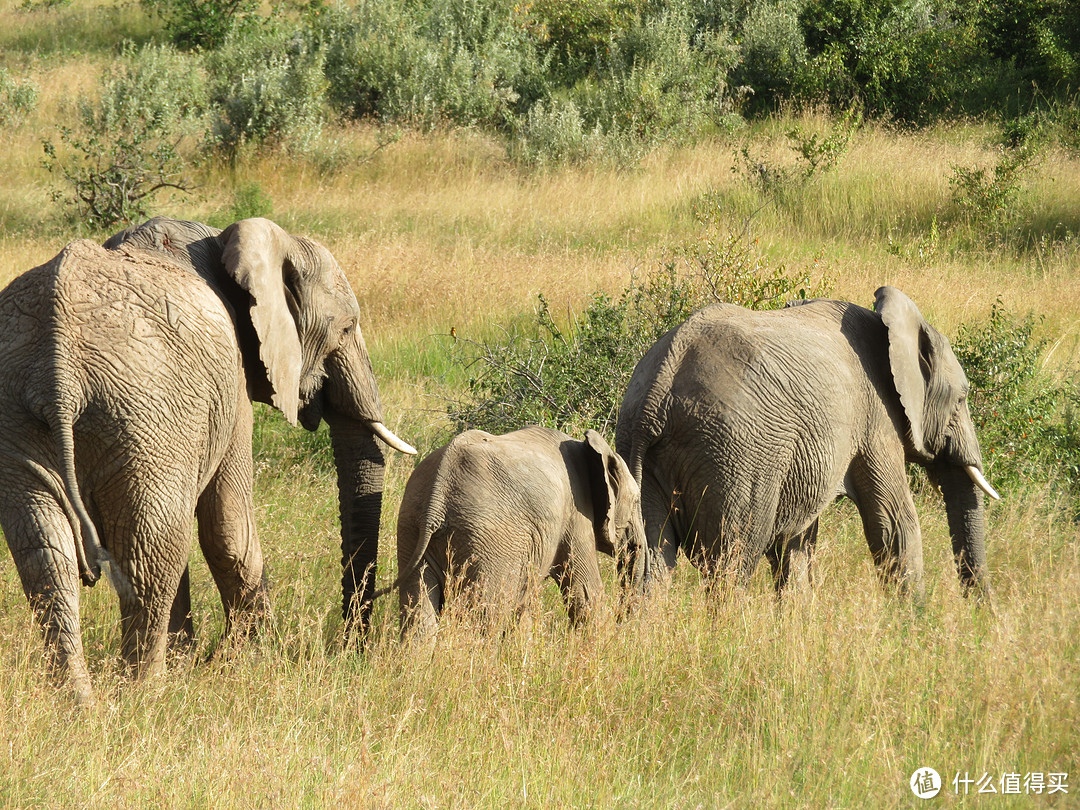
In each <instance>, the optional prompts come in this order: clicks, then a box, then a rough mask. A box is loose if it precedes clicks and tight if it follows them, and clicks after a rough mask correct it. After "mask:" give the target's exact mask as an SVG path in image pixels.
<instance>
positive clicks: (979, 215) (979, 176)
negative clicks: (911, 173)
mask: <svg viewBox="0 0 1080 810" xmlns="http://www.w3.org/2000/svg"><path fill="white" fill-rule="evenodd" d="M1036 154H1037V153H1036V150H1035V149H1034V148H1033V147H1031V146H1028V145H1027V144H1026V143H1025V144H1023V145H1021V146H1018V147H1014V148H1009V147H1003V148H1001V150H1000V152H999V155H998V160H997V162H996V163H995V164H994V165H993V166H970V167H969V166H953V167H952V176H951V177H950V178H949V184H950V186H951V187H952V200H953V203H954V205H956V207H957V209H958V211H959V212H960V217H961V220H962V221H963V222H964V223H965V224H966V225H967V226H968V227H969V228H970V229H971V230H972V231H973V232H974V233H976V234H977V236H976V237H975V238H976V239H978V240H985V239H986V237H987V236H990V237H991V238H992V239H993V240H994V242H995V243H997V244H1001V243H1003V242H1007V241H1008V240H1009V238H1010V237H1011V235H1012V234H1013V232H1014V231H1015V230H1016V228H1017V225H1018V224H1019V222H1020V218H1021V216H1022V212H1021V209H1020V205H1019V202H1020V200H1021V196H1022V192H1023V187H1022V181H1023V178H1024V174H1025V173H1026V172H1027V171H1028V169H1029V168H1030V167H1031V164H1032V162H1033V160H1034V159H1035V156H1036Z"/></svg>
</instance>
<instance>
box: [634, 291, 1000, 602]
mask: <svg viewBox="0 0 1080 810" xmlns="http://www.w3.org/2000/svg"><path fill="white" fill-rule="evenodd" d="M968 391H969V384H968V381H967V378H966V376H965V374H964V371H963V369H962V368H961V365H960V362H959V360H958V359H957V357H956V355H955V354H954V352H953V350H952V348H951V347H950V345H949V341H948V339H947V338H945V336H944V335H942V334H941V333H940V332H938V331H937V330H936V329H935V328H934V327H932V326H931V325H930V324H929V323H927V321H926V320H925V319H924V318H923V316H922V314H921V313H920V312H919V310H918V308H917V307H916V306H915V304H914V303H913V302H912V301H911V299H909V298H908V297H907V296H906V295H904V293H902V292H901V291H900V290H898V289H896V288H894V287H889V286H885V287H881V288H880V289H878V290H877V291H876V293H875V310H874V311H872V310H869V309H866V308H864V307H861V306H858V305H856V304H852V303H848V302H845V301H835V300H826V299H814V300H808V301H797V302H792V303H791V304H789V305H788V306H787V307H786V308H784V309H780V310H773V311H752V310H748V309H744V308H742V307H739V306H735V305H731V304H714V305H711V306H708V307H706V308H704V309H702V310H700V311H698V312H696V313H695V314H693V315H692V316H691V317H690V318H688V319H687V320H686V321H684V322H683V323H682V324H680V325H679V326H676V327H675V328H674V329H672V330H671V331H669V332H668V333H667V334H665V335H664V336H662V337H661V338H660V339H659V340H658V341H657V342H656V343H655V344H654V345H653V346H652V347H651V348H650V349H649V351H648V352H647V353H646V354H645V355H644V357H642V359H641V360H640V361H639V362H638V364H637V366H636V368H635V369H634V372H633V375H632V377H631V380H630V383H629V384H628V386H627V390H626V394H625V396H624V398H623V401H622V404H621V407H620V410H619V415H618V421H617V425H616V449H617V451H618V452H619V453H620V454H621V455H622V456H623V457H624V458H625V459H626V461H627V464H628V465H629V467H630V471H631V473H632V474H633V476H634V478H635V480H636V481H637V482H638V484H639V485H640V487H641V500H642V512H643V519H644V522H645V531H646V536H647V543H646V545H647V548H648V554H649V560H648V563H647V567H646V576H647V579H648V580H649V581H650V582H651V581H653V580H656V579H657V578H662V577H664V576H666V575H667V574H668V573H670V572H671V570H672V569H673V568H674V566H675V563H676V556H677V552H678V549H679V548H680V547H681V548H683V549H684V551H685V553H686V554H687V556H688V557H690V558H691V559H692V560H693V561H694V562H695V564H697V565H699V566H701V567H703V568H705V569H707V570H709V571H710V572H712V573H714V574H717V575H721V574H722V575H725V576H728V577H731V579H732V580H733V581H734V582H735V583H736V584H737V585H740V586H743V585H745V584H746V583H747V582H748V580H749V578H750V576H751V575H752V574H753V572H754V570H755V568H756V566H757V563H758V562H759V561H760V559H761V557H762V556H763V555H764V556H766V557H768V559H769V562H770V565H771V568H772V573H773V581H774V584H775V587H776V590H777V593H778V594H780V593H783V592H784V591H785V590H786V589H788V587H789V586H796V585H800V586H805V585H806V584H807V583H808V584H811V585H812V568H811V558H812V555H813V550H814V545H815V543H816V539H817V530H818V519H819V516H820V515H821V513H822V512H823V511H824V509H825V508H826V506H828V505H829V504H830V503H831V502H832V501H833V500H834V499H835V498H836V497H838V496H847V497H848V498H850V499H851V500H852V501H853V502H854V504H855V506H856V508H857V509H858V511H859V515H860V517H861V519H862V524H863V529H864V532H865V535H866V540H867V543H868V545H869V546H870V551H871V553H872V555H873V559H874V562H875V564H876V568H877V571H878V574H879V577H880V578H881V580H882V581H883V583H894V584H895V585H896V587H897V589H898V590H899V591H901V592H906V593H908V594H910V595H911V596H912V597H913V598H915V599H916V600H918V599H921V597H922V595H923V593H924V585H923V553H922V538H921V532H920V527H919V520H918V515H917V514H916V511H915V504H914V501H913V499H912V494H911V491H910V489H909V483H908V475H907V468H906V464H907V462H914V463H916V464H919V465H921V466H923V467H924V468H925V469H926V472H927V474H928V477H929V478H930V480H931V481H932V482H933V483H934V484H936V485H937V486H938V487H939V488H940V491H941V493H942V496H943V498H944V501H945V507H946V511H947V515H948V523H949V532H950V535H951V539H952V547H953V553H954V556H955V561H956V568H957V572H958V574H959V577H960V581H961V584H962V588H963V592H964V594H965V595H967V594H968V593H971V592H974V593H975V594H976V595H978V596H979V597H980V598H981V599H984V600H985V601H986V603H989V601H990V596H991V589H990V581H989V577H988V574H987V565H986V545H985V512H984V502H983V495H984V493H985V494H987V495H989V496H991V497H993V498H998V497H999V496H998V494H997V493H996V492H995V491H994V489H993V488H992V487H991V486H990V484H989V483H988V482H987V481H986V478H985V476H984V474H983V463H982V451H981V449H980V447H979V442H978V439H977V438H976V435H975V427H974V424H973V422H972V419H971V414H970V412H969V409H968V402H967V395H968ZM710 581H713V580H712V579H710Z"/></svg>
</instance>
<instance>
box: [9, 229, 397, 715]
mask: <svg viewBox="0 0 1080 810" xmlns="http://www.w3.org/2000/svg"><path fill="white" fill-rule="evenodd" d="M357 315H358V307H357V303H356V299H355V296H354V295H353V293H352V290H351V289H350V287H349V284H348V282H347V280H346V278H345V275H344V273H343V272H342V271H341V268H340V267H339V266H338V264H337V262H335V261H334V259H333V257H332V256H331V255H330V253H329V251H327V250H326V249H325V248H324V247H322V246H320V245H318V244H317V243H315V242H313V241H311V240H308V239H304V238H299V237H293V236H290V235H289V234H287V233H286V232H285V231H283V230H282V229H281V228H280V227H279V226H277V225H275V224H274V223H272V222H270V221H268V220H265V219H252V220H243V221H241V222H237V223H235V224H233V225H231V226H230V227H229V228H227V229H226V230H225V231H223V232H222V231H218V230H217V229H213V228H209V227H207V226H205V225H200V224H198V223H191V222H180V221H176V220H168V219H154V220H151V221H149V222H147V223H145V224H144V225H141V226H139V227H136V228H133V229H129V230H127V231H124V232H123V233H121V234H117V236H115V237H113V238H112V239H110V240H109V242H108V243H107V249H106V248H103V247H100V246H98V245H95V244H93V243H90V242H86V241H81V242H73V243H72V244H70V245H68V246H67V247H66V248H65V249H64V250H63V251H62V252H61V253H60V254H59V255H58V256H57V257H56V258H54V259H53V260H52V261H50V262H48V263H47V264H45V265H42V266H40V267H37V268H35V269H33V270H30V271H28V272H26V273H25V274H23V275H22V276H19V277H18V278H16V279H15V280H14V281H13V282H12V283H11V284H10V285H9V286H8V287H7V288H6V289H5V290H4V291H3V292H0V524H2V526H3V530H4V534H5V536H6V538H7V541H8V545H9V546H10V548H11V551H12V556H13V558H14V560H15V564H16V566H17V568H18V570H19V575H20V578H21V580H22V583H23V588H24V590H25V592H26V594H27V596H28V598H29V599H30V601H31V604H32V605H33V608H34V610H35V613H36V614H37V616H38V619H39V621H40V623H41V626H42V629H43V631H44V635H45V640H46V647H47V650H48V651H49V653H50V658H51V660H52V662H53V664H54V666H55V667H56V668H57V669H58V670H59V673H60V674H62V675H65V676H66V677H67V678H69V679H70V681H71V682H72V684H73V686H74V688H75V692H76V696H77V697H78V698H79V699H81V700H86V699H89V698H90V696H91V688H90V678H89V674H88V672H87V669H86V663H85V660H84V658H83V652H82V641H81V636H80V630H79V607H78V603H79V600H78V590H79V588H78V585H79V580H80V578H81V580H82V582H84V583H86V584H93V583H94V582H95V581H96V580H97V579H98V578H99V576H100V574H101V571H102V569H103V568H104V569H105V571H106V572H107V573H108V574H109V576H110V579H111V580H112V581H113V584H114V585H115V586H116V589H117V592H118V594H119V596H120V610H121V623H122V647H123V655H124V657H125V659H126V660H127V661H128V662H129V663H130V664H131V665H132V666H133V667H134V669H135V671H136V673H137V674H139V675H143V674H147V673H149V672H152V671H154V670H156V669H158V668H159V667H160V666H161V664H162V660H163V655H164V648H165V637H166V633H165V631H166V628H167V626H168V625H169V619H170V613H171V614H172V616H173V617H174V629H182V627H183V625H184V624H185V623H187V622H188V621H190V620H189V619H188V618H187V616H186V608H187V605H186V604H184V600H185V599H186V598H188V597H187V590H186V587H181V581H182V578H183V577H184V576H185V573H186V566H187V560H188V554H189V550H190V542H191V541H190V537H191V528H192V523H193V520H194V518H195V516H196V515H197V517H198V528H199V533H198V536H199V542H200V545H201V547H202V549H203V552H204V554H205V556H206V559H207V563H208V565H209V567H210V570H211V572H212V574H213V576H214V579H215V582H216V584H217V586H218V588H219V590H220V592H221V596H222V600H223V602H224V605H225V611H226V616H227V618H228V620H229V621H230V623H234V622H235V620H236V619H237V618H238V616H240V615H246V614H250V613H251V612H253V611H258V610H259V609H260V607H261V604H262V602H263V599H264V596H263V585H262V554H261V551H260V548H259V542H258V536H257V533H256V530H255V524H254V519H253V505H252V495H251V485H252V480H251V479H252V462H251V426H252V410H251V400H252V399H257V400H261V401H265V402H269V403H271V404H273V405H274V406H276V407H277V408H279V409H280V410H281V411H282V412H283V413H284V414H285V416H286V417H287V418H288V419H289V420H290V421H292V422H294V423H295V421H296V420H297V419H298V418H299V419H300V421H301V422H303V424H304V425H305V426H307V427H309V428H312V429H313V428H315V427H316V426H317V425H318V423H319V420H320V419H321V418H326V419H327V421H328V422H329V423H330V426H331V436H332V441H333V446H334V452H335V457H336V460H337V463H338V468H339V482H340V490H341V507H342V525H343V547H344V551H345V557H344V562H345V577H344V589H345V610H346V614H347V615H349V616H352V615H353V613H354V612H355V611H356V609H357V608H356V605H357V599H356V596H359V597H360V600H361V601H360V615H362V612H363V610H364V608H363V596H364V588H368V589H370V587H371V577H372V575H371V573H370V572H368V573H367V574H365V569H366V568H367V567H368V566H369V564H373V563H374V559H375V553H376V546H377V542H378V523H379V513H380V509H381V495H382V476H383V457H382V453H381V451H380V450H379V447H378V446H377V444H376V442H375V438H374V437H375V436H379V437H381V438H382V439H383V440H384V441H386V442H387V443H389V444H391V445H392V446H395V447H396V448H398V449H399V450H402V451H404V452H413V451H412V448H411V447H409V446H408V445H407V444H405V443H404V442H402V441H401V440H400V439H398V438H397V437H395V436H394V435H393V433H391V432H390V431H389V430H388V429H387V428H386V427H385V426H384V424H383V421H382V415H381V411H380V405H379V396H378V389H377V386H376V383H375V378H374V375H373V373H372V370H371V364H370V361H369V359H368V355H367V352H366V350H365V348H364V342H363V339H362V337H361V335H360V330H359V327H358V324H357ZM365 577H366V579H365ZM174 599H175V600H176V602H177V605H176V606H174Z"/></svg>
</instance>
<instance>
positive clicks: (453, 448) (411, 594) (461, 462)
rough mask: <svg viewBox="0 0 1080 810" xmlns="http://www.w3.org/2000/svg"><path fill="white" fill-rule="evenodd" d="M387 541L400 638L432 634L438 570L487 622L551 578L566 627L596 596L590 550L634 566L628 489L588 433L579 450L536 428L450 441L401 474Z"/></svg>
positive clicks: (635, 525) (637, 541) (637, 527)
mask: <svg viewBox="0 0 1080 810" xmlns="http://www.w3.org/2000/svg"><path fill="white" fill-rule="evenodd" d="M397 543H398V547H397V554H398V566H399V571H401V575H400V576H399V578H398V581H397V583H395V586H397V585H400V588H401V590H400V594H399V596H400V606H401V631H402V636H403V637H413V638H415V637H424V636H427V635H429V634H430V633H431V632H432V631H433V630H434V629H435V625H436V620H437V616H438V614H439V612H440V611H441V609H442V606H443V600H444V596H445V593H444V589H445V585H446V579H447V573H448V561H449V563H450V572H452V573H453V574H454V575H455V576H460V577H461V580H462V584H463V585H465V586H469V587H470V589H473V595H474V596H475V597H476V598H477V599H478V600H479V603H480V605H481V606H482V607H483V608H484V609H485V610H486V611H488V612H489V617H490V618H491V619H494V617H495V616H496V615H497V614H498V611H499V609H500V608H511V609H516V608H519V607H520V605H521V602H522V599H523V597H524V595H525V591H526V588H527V585H528V583H529V581H530V578H533V579H537V580H539V579H543V578H545V577H551V578H552V579H554V580H555V581H556V582H557V583H558V584H559V587H560V589H561V590H562V593H563V597H564V599H565V600H566V605H567V609H568V611H569V614H570V620H571V621H572V622H574V623H575V624H576V623H579V622H581V621H583V620H584V619H586V618H587V616H588V613H589V610H590V608H591V607H592V606H593V605H594V604H595V601H596V599H597V598H598V597H600V596H601V594H602V593H603V586H602V584H601V582H600V569H599V565H598V561H597V554H596V552H597V551H602V552H604V553H605V554H610V555H614V556H621V555H625V554H632V555H633V556H634V558H635V559H636V560H638V561H639V562H640V564H642V565H643V564H644V553H643V552H644V545H643V544H644V528H643V526H642V525H641V510H640V498H639V490H638V486H637V484H636V483H635V482H634V479H633V478H632V477H631V476H630V472H629V470H628V469H627V467H626V463H625V462H624V461H623V460H622V459H621V458H619V457H618V456H617V455H616V454H615V453H614V452H613V451H612V449H611V447H610V446H609V445H608V443H607V442H606V441H604V438H603V437H602V436H601V435H600V434H599V433H597V432H595V431H592V430H590V431H588V433H587V434H586V437H585V441H580V440H576V439H573V438H571V437H570V436H567V435H566V434H565V433H560V432H558V431H555V430H550V429H548V428H542V427H528V428H524V429H522V430H517V431H514V432H513V433H507V434H504V435H502V436H493V435H491V434H489V433H485V432H483V431H480V430H470V431H467V432H465V433H462V434H461V435H460V436H457V437H455V438H454V440H453V441H451V442H450V443H449V444H448V445H446V446H445V447H441V448H439V449H438V450H436V451H435V452H433V453H432V454H431V455H429V456H428V457H427V458H425V459H424V460H423V461H422V462H421V463H420V464H419V465H418V466H417V467H416V469H415V470H414V471H413V473H412V475H411V476H410V477H409V481H408V484H407V485H406V487H405V495H404V497H403V499H402V502H401V510H400V512H399V513H398V528H397ZM642 575H643V572H638V576H637V579H638V580H639V581H640V580H641V578H642ZM392 587H394V586H392ZM387 590H391V588H388V589H387Z"/></svg>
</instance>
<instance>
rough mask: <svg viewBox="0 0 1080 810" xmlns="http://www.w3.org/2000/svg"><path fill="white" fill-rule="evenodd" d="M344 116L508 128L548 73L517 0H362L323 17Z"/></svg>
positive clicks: (333, 89) (334, 94)
mask: <svg viewBox="0 0 1080 810" xmlns="http://www.w3.org/2000/svg"><path fill="white" fill-rule="evenodd" d="M318 35H319V37H320V38H321V41H323V42H324V43H325V45H326V48H327V77H328V80H329V83H330V98H331V100H332V102H333V104H334V106H335V108H337V109H339V110H341V111H343V112H346V113H348V114H351V115H353V116H355V117H362V116H375V117H378V118H382V119H384V120H392V121H402V122H408V123H412V124H414V125H419V126H423V127H431V126H435V125H437V124H440V123H443V122H452V123H456V124H462V125H484V126H488V127H494V128H500V127H504V126H505V125H506V124H507V123H508V122H509V120H510V119H511V118H512V116H513V115H515V114H516V113H517V112H518V111H519V110H520V109H521V107H520V106H519V104H520V103H521V102H522V100H523V99H524V100H525V101H527V102H531V101H533V100H535V99H536V98H538V97H539V96H540V95H541V92H542V91H541V90H540V85H541V84H542V82H543V77H542V75H541V74H542V68H541V65H540V63H539V61H538V59H537V58H536V55H535V51H534V49H533V39H532V38H531V36H530V35H529V34H528V32H527V31H526V29H525V26H524V23H523V19H522V15H521V13H520V12H519V11H518V10H517V6H516V5H515V4H514V3H513V2H512V1H511V0H361V1H360V2H358V3H356V4H355V5H354V6H352V7H350V8H339V9H336V10H333V11H331V12H328V13H327V14H325V15H323V16H322V18H321V22H320V24H319V27H318Z"/></svg>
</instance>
